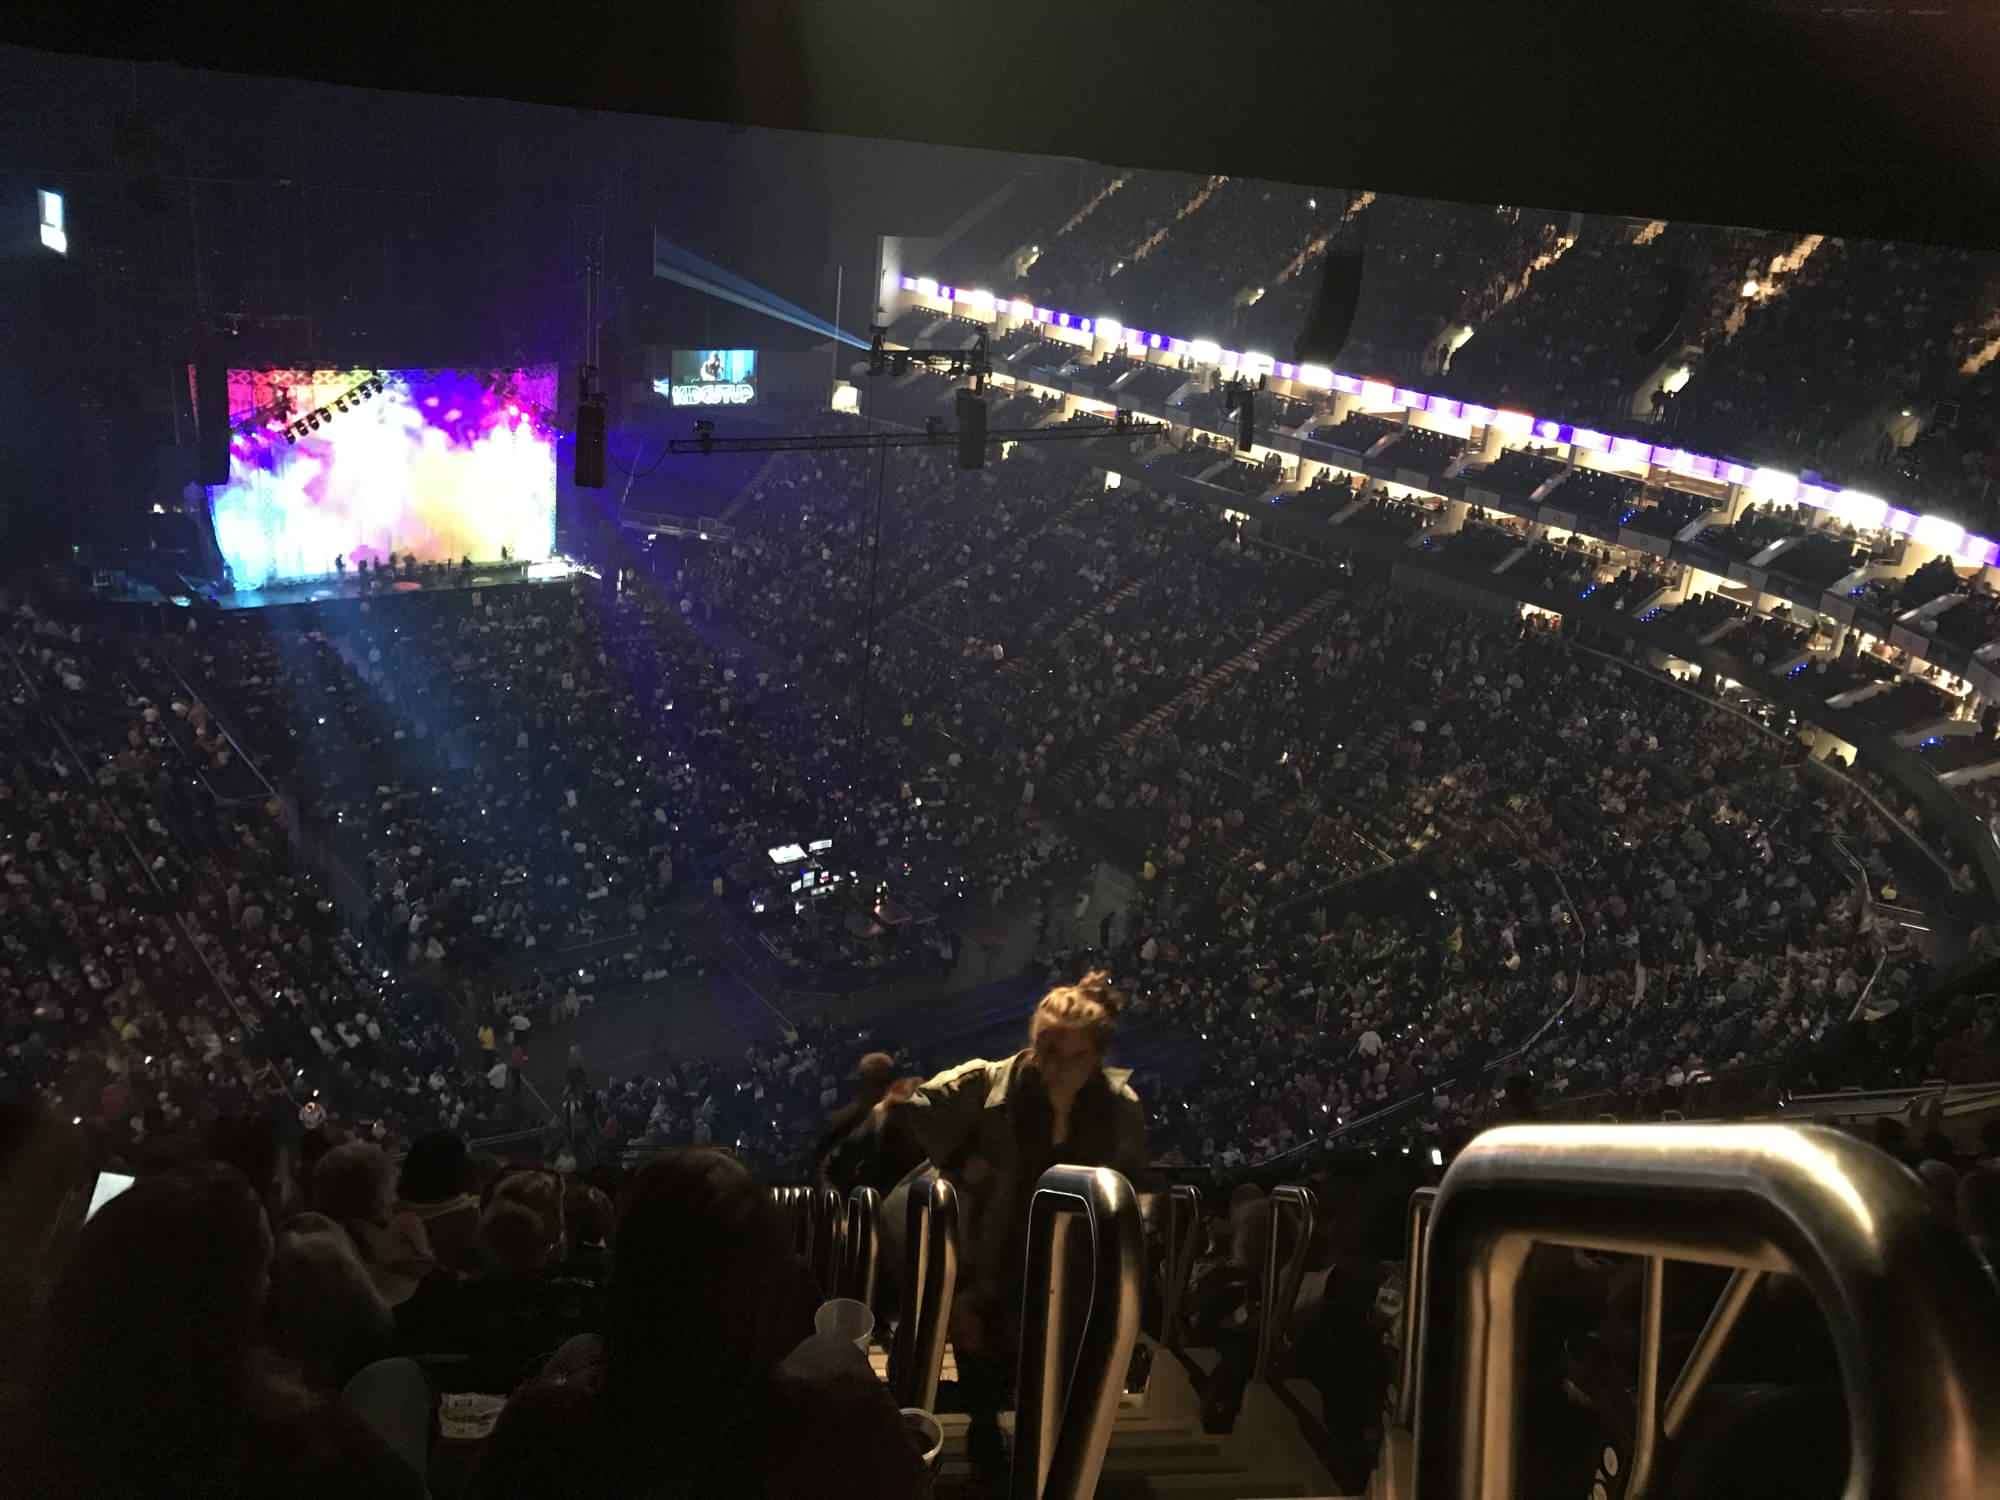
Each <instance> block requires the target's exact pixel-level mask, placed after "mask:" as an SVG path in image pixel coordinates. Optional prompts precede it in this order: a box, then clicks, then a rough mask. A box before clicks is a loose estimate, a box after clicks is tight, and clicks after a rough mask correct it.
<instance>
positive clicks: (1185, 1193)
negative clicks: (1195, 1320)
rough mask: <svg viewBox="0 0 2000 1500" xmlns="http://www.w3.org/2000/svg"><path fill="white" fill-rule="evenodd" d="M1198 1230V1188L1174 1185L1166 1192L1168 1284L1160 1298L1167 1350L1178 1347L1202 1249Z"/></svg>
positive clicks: (1163, 1339) (1199, 1208) (1163, 1336)
mask: <svg viewBox="0 0 2000 1500" xmlns="http://www.w3.org/2000/svg"><path fill="white" fill-rule="evenodd" d="M1201 1228H1202V1219H1201V1189H1200V1188H1198V1187H1196V1186H1195V1185H1194V1184H1193V1183H1191V1182H1177V1183H1175V1184H1174V1185H1173V1186H1172V1187H1170V1188H1168V1189H1167V1233H1166V1241H1167V1267H1166V1270H1167V1284H1166V1288H1165V1292H1164V1295H1163V1296H1162V1297H1161V1299H1160V1342H1161V1343H1163V1344H1165V1345H1166V1346H1167V1347H1168V1348H1169V1349H1178V1348H1179V1347H1180V1343H1181V1335H1180V1324H1181V1304H1182V1303H1183V1302H1185V1301H1186V1300H1187V1286H1188V1275H1189V1273H1191V1272H1192V1271H1193V1270H1194V1259H1195V1256H1196V1255H1197V1254H1198V1253H1199V1252H1200V1249H1201Z"/></svg>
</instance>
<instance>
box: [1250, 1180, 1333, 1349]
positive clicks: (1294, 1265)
mask: <svg viewBox="0 0 2000 1500" xmlns="http://www.w3.org/2000/svg"><path fill="white" fill-rule="evenodd" d="M1270 1203H1271V1238H1270V1240H1269V1242H1268V1243H1266V1245H1265V1246H1264V1309H1263V1317H1262V1318H1261V1320H1260V1321H1259V1322H1258V1324H1257V1359H1256V1363H1255V1364H1253V1365H1252V1366H1251V1367H1250V1378H1251V1379H1252V1380H1269V1379H1270V1378H1271V1366H1272V1362H1273V1361H1274V1360H1275V1358H1276V1357H1277V1352H1278V1339H1279V1336H1280V1335H1281V1334H1282V1333H1283V1332H1284V1330H1285V1325H1286V1324H1287V1323H1288V1322H1289V1321H1290V1320H1291V1316H1292V1309H1293V1308H1294V1307H1295V1306H1297V1305H1298V1300H1299V1284H1300V1283H1301V1282H1302V1281H1304V1280H1305V1275H1306V1255H1307V1252H1308V1251H1309V1250H1310V1249H1311V1248H1312V1237H1313V1230H1314V1228H1315V1227H1317V1225H1318V1222H1319V1200H1318V1199H1317V1198H1316V1197H1315V1196H1314V1195H1313V1190H1312V1189H1311V1188H1309V1187H1302V1186H1301V1185H1299V1184H1298V1183H1295V1182H1288V1183H1284V1184H1283V1185H1281V1186H1279V1187H1275V1188H1272V1189H1271V1198H1270ZM1287 1210H1290V1211H1291V1212H1292V1213H1293V1214H1294V1215H1295V1216H1296V1218H1297V1220H1298V1226H1299V1227H1298V1234H1297V1235H1296V1236H1295V1237H1294V1238H1293V1240H1292V1249H1291V1253H1290V1254H1289V1255H1287V1256H1286V1257H1285V1258H1284V1265H1283V1267H1282V1268H1281V1267H1280V1266H1279V1263H1278V1261H1279V1257H1278V1241H1279V1240H1281V1239H1283V1238H1284V1236H1283V1234H1282V1233H1281V1232H1280V1231H1281V1230H1282V1229H1283V1227H1284V1223H1285V1214H1286V1211H1287Z"/></svg>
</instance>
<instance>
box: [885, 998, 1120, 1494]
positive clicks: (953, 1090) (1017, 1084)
mask: <svg viewBox="0 0 2000 1500" xmlns="http://www.w3.org/2000/svg"><path fill="white" fill-rule="evenodd" d="M1117 1018H1118V997H1117V994H1116V992H1115V991H1113V989H1112V988H1111V977H1110V975H1109V974H1107V973H1104V972H1103V971H1101V970H1100V971H1098V972H1096V973H1092V974H1086V975H1085V976H1084V977H1083V978H1082V979H1080V980H1078V981H1077V982H1076V983H1075V984H1066V985H1058V986H1057V987H1056V988H1054V989H1052V990H1050V991H1049V992H1048V993H1047V994H1045V995H1043V996H1042V998H1041V1002H1040V1003H1039V1004H1038V1005H1036V1007H1035V1013H1034V1018H1033V1020H1032V1021H1031V1022H1030V1023H1029V1027H1028V1045H1027V1046H1026V1047H1024V1048H1022V1049H1021V1050H1020V1051H1019V1052H1017V1053H1015V1054H1014V1055H1013V1056H1012V1057H1008V1058H1004V1059H1002V1060H1000V1061H998V1062H989V1061H986V1060H984V1059H977V1058H976V1059H974V1060H973V1061H971V1062H966V1063H961V1064H959V1065H958V1066H957V1067H955V1068H952V1069H950V1070H948V1071H946V1072H943V1073H940V1074H938V1075H937V1077H935V1078H933V1079H931V1080H930V1081H929V1082H927V1083H925V1084H923V1085H922V1086H921V1087H919V1088H918V1089H917V1091H916V1093H915V1095H914V1096H913V1097H912V1098H911V1099H910V1100H909V1102H908V1103H906V1104H901V1105H898V1106H895V1113H896V1116H897V1118H898V1122H899V1123H902V1124H905V1125H907V1127H908V1128H909V1131H910V1133H911V1135H912V1136H913V1137H914V1138H915V1140H916V1141H917V1143H918V1144H919V1145H920V1146H921V1147H922V1148H923V1150H924V1152H925V1154H926V1155H927V1156H928V1158H929V1160H928V1161H926V1162H925V1163H924V1164H923V1165H922V1166H921V1167H919V1168H917V1169H916V1170H915V1171H914V1172H912V1173H911V1174H910V1175H909V1176H908V1177H906V1178H904V1179H903V1181H902V1182H901V1183H899V1184H897V1187H896V1190H895V1191H894V1192H893V1193H891V1194H890V1195H889V1198H888V1199H887V1201H886V1202H885V1203H884V1205H883V1212H882V1225H881V1232H882V1237H883V1247H884V1256H883V1263H884V1265H885V1267H889V1268H900V1267H901V1265H902V1246H903V1240H904V1226H905V1224H906V1222H907V1220H906V1214H907V1211H908V1204H909V1191H910V1188H911V1186H912V1185H913V1184H914V1183H915V1182H916V1181H917V1180H918V1179H920V1178H921V1177H922V1176H923V1175H924V1174H925V1173H929V1172H939V1173H942V1174H943V1175H944V1176H945V1177H946V1178H947V1179H948V1180H950V1181H951V1182H952V1184H953V1185H954V1186H955V1187H957V1189H958V1192H959V1203H960V1207H961V1212H962V1215H963V1223H962V1225H961V1235H960V1246H961V1248H960V1259H959V1270H958V1292H957V1296H956V1298H955V1300H954V1305H953V1309H952V1346H953V1350H954V1353H955V1354H956V1356H957V1359H958V1370H959V1386H960V1389H961V1391H962V1392H963V1393H964V1396H965V1399H966V1404H967V1407H968V1409H969V1410H970V1411H971V1414H972V1426H971V1429H970V1431H969V1432H968V1433H967V1447H968V1456H969V1457H971V1458H972V1460H973V1462H974V1463H975V1464H977V1465H979V1466H980V1467H982V1468H990V1467H993V1466H996V1465H1000V1464H1004V1462H1005V1448H1004V1445H1003V1444H1002V1441H1001V1437H1000V1429H999V1424H998V1420H997V1419H998V1414H999V1411H1000V1408H1001V1407H1002V1405H1004V1404H1005V1400H1006V1394H1007V1392H1006V1387H1007V1378H1008V1375H1009V1374H1010V1373H1011V1368H1012V1363H1013V1352H1014V1350H1015V1349H1016V1347H1017V1346H1018V1344H1019V1340H1020V1318H1021V1272H1022V1265H1023V1259H1024V1256H1025V1252H1026V1236H1027V1219H1028V1213H1027V1210H1028V1200H1029V1199H1030V1197H1032V1196H1033V1194H1034V1190H1035V1184H1036V1182H1037V1181H1039V1180H1040V1178H1041V1175H1042V1173H1043V1172H1045V1171H1047V1170H1048V1169H1049V1168H1050V1167H1052V1166H1055V1165H1056V1164H1058V1163H1062V1164H1064V1165H1070V1166H1085V1167H1111V1168H1113V1169H1115V1170H1117V1171H1119V1172H1123V1173H1124V1174H1125V1175H1126V1176H1127V1177H1130V1178H1133V1179H1135V1180H1136V1179H1137V1178H1138V1177H1139V1176H1140V1174H1141V1173H1142V1172H1143V1170H1144V1168H1145V1164H1146V1117H1145V1111H1144V1109H1143V1108H1142V1107H1141V1106H1140V1103H1139V1096H1138V1095H1137V1094H1135V1093H1133V1092H1132V1087H1131V1084H1130V1082H1129V1079H1130V1077H1131V1073H1130V1070H1129V1069H1124V1068H1108V1067H1106V1066H1105V1065H1104V1056H1105V1052H1106V1050H1107V1049H1108V1048H1109V1046H1110V1043H1111V1036H1112V1031H1113V1029H1114V1027H1115V1025H1116V1022H1117Z"/></svg>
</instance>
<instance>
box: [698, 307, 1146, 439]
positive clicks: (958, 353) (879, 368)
mask: <svg viewBox="0 0 2000 1500" xmlns="http://www.w3.org/2000/svg"><path fill="white" fill-rule="evenodd" d="M873 333H874V337H873V339H872V341H871V342H870V343H869V346H868V373H869V374H870V375H890V376H895V375H902V374H907V373H909V372H910V371H912V370H914V369H916V368H917V367H918V366H919V365H922V366H923V367H924V368H925V369H929V370H936V371H939V372H940V373H943V374H947V375H950V376H953V377H955V378H964V379H968V380H970V381H971V382H972V384H971V385H970V386H969V387H961V388H960V389H959V391H958V395H957V399H956V403H955V408H954V409H955V411H956V413H957V416H958V426H957V427H956V428H948V427H946V426H945V425H944V419H943V418H941V417H929V418H926V419H925V421H924V430H923V431H922V432H866V433H862V432H853V433H818V434H814V435H811V436H801V437H755V438H725V437H717V436H716V435H715V424H714V423H713V422H710V421H697V422H696V423H695V424H694V433H695V435H694V436H693V437H692V438H675V439H673V440H672V441H670V442H669V443H668V444H667V452H669V453H823V452H828V451H850V452H851V451H857V450H859V451H873V450H875V449H878V448H935V447H942V446H944V445H945V444H947V443H953V444H956V445H957V447H958V465H959V467H960V468H962V469H980V468H984V467H985V466H986V447H987V445H988V444H989V443H992V442H995V441H1003V442H1009V443H1066V442H1077V441H1086V442H1087V441H1089V440H1091V439H1093V438H1130V437H1138V436H1142V435H1144V434H1147V433H1155V432H1157V433H1164V432H1165V431H1166V430H1167V424H1166V423H1164V422H1153V421H1148V420H1146V419H1145V418H1143V417H1136V416H1134V415H1133V414H1132V413H1131V412H1129V411H1125V410H1122V409H1121V410H1119V411H1118V412H1117V413H1116V415H1115V416H1114V417H1113V419H1112V421H1110V422H1109V423H1107V424H1106V425H1105V426H1102V427H1097V426H1062V427H995V428H989V427H988V426H987V425H986V397H985V394H984V393H985V388H986V381H987V379H988V378H989V377H990V376H991V375H992V373H993V365H992V361H991V359H990V357H989V355H988V353H987V348H986V335H985V334H984V333H982V334H980V335H979V336H978V337H977V338H976V339H974V340H973V341H972V343H971V344H970V345H968V346H966V347H964V348H960V349H891V348H889V347H888V344H887V336H888V330H887V329H885V328H882V327H880V326H877V327H876V328H875V329H874V330H873Z"/></svg>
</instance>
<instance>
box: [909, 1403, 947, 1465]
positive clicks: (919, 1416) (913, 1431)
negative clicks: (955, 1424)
mask: <svg viewBox="0 0 2000 1500" xmlns="http://www.w3.org/2000/svg"><path fill="white" fill-rule="evenodd" d="M903 1435H904V1436H905V1437H907V1438H908V1439H909V1440H910V1447H911V1448H912V1449H913V1450H914V1451H915V1452H916V1455H917V1457H918V1458H920V1459H921V1460H923V1465H924V1469H925V1470H926V1471H927V1472H930V1473H935V1472H936V1471H937V1465H938V1455H939V1454H941V1453H943V1452H944V1428H943V1427H941V1426H939V1425H938V1419H937V1418H936V1417H934V1416H932V1415H931V1414H930V1413H929V1412H927V1411H925V1410H924V1409H923V1408H922V1407H918V1406H906V1407H904V1408H903Z"/></svg>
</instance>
